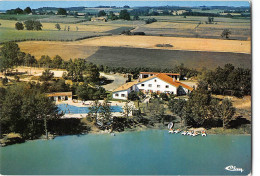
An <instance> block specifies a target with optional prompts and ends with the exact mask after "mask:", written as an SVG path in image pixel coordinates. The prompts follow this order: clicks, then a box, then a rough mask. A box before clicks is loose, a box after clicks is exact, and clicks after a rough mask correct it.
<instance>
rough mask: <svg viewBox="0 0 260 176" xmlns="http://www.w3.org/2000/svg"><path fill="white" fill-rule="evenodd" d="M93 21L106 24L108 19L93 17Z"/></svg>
mask: <svg viewBox="0 0 260 176" xmlns="http://www.w3.org/2000/svg"><path fill="white" fill-rule="evenodd" d="M91 21H103V22H106V21H107V17H92V18H91Z"/></svg>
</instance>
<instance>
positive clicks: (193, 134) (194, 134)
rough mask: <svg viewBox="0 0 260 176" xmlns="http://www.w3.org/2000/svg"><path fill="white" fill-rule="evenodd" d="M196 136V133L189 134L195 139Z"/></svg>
mask: <svg viewBox="0 0 260 176" xmlns="http://www.w3.org/2000/svg"><path fill="white" fill-rule="evenodd" d="M197 135H199V134H198V133H197V132H194V133H192V134H191V136H193V137H195V136H197Z"/></svg>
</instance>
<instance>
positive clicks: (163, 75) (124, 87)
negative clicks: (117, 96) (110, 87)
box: [113, 72, 193, 92]
mask: <svg viewBox="0 0 260 176" xmlns="http://www.w3.org/2000/svg"><path fill="white" fill-rule="evenodd" d="M146 73H147V72H146ZM155 77H157V78H159V79H161V80H163V81H164V82H167V83H169V84H171V85H173V86H174V87H179V86H182V87H184V88H186V89H188V90H190V91H192V90H193V88H192V87H190V86H188V85H186V84H183V83H181V82H180V81H176V80H175V81H174V80H173V78H171V77H169V76H167V74H166V73H156V74H155V75H153V76H150V77H148V78H144V79H139V80H135V81H133V82H128V83H126V84H124V85H122V86H120V87H118V88H117V89H115V90H114V91H113V92H119V91H123V90H127V89H129V88H130V87H132V86H133V85H135V84H138V83H142V82H144V81H147V80H149V79H152V78H155Z"/></svg>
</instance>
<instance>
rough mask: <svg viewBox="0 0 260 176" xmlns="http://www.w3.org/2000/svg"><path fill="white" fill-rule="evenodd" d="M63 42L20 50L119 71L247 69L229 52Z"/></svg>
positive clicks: (245, 57) (246, 62) (243, 57)
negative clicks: (129, 68)
mask: <svg viewBox="0 0 260 176" xmlns="http://www.w3.org/2000/svg"><path fill="white" fill-rule="evenodd" d="M69 43H70V42H66V43H64V44H63V45H58V44H57V43H55V42H53V43H52V44H50V43H48V44H47V45H41V46H39V45H33V44H32V45H31V46H30V45H26V46H27V48H26V47H25V45H23V46H22V45H21V44H20V46H22V47H21V50H22V51H25V52H30V51H31V52H30V53H31V54H33V55H35V56H36V57H37V58H39V57H40V56H41V55H45V54H48V55H49V56H51V57H53V56H55V55H56V54H58V55H60V56H61V57H62V58H64V59H69V58H72V59H73V58H86V59H87V60H88V61H91V62H93V63H96V64H103V65H108V66H117V67H119V66H122V67H151V68H171V67H174V66H175V65H180V64H181V63H184V64H185V66H187V67H190V68H197V69H201V68H203V67H206V68H209V69H214V68H216V67H217V66H224V65H225V64H226V63H231V64H233V65H234V66H237V67H244V68H251V55H250V54H241V53H231V52H207V51H185V50H160V49H144V48H127V47H106V46H103V47H102V46H100V47H97V46H85V45H70V44H69Z"/></svg>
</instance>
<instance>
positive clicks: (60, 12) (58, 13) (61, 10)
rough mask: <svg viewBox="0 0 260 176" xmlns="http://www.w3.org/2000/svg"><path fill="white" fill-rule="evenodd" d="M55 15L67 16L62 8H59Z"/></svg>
mask: <svg viewBox="0 0 260 176" xmlns="http://www.w3.org/2000/svg"><path fill="white" fill-rule="evenodd" d="M57 15H67V11H66V10H65V9H63V8H59V9H58V12H57Z"/></svg>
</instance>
